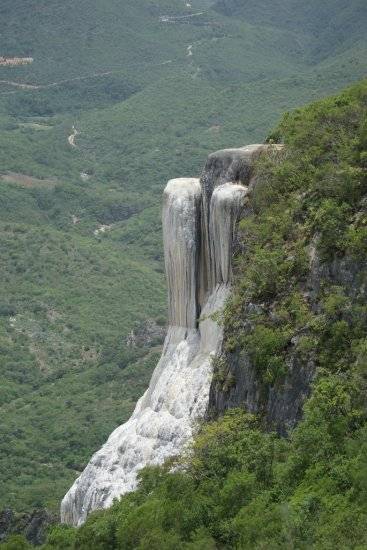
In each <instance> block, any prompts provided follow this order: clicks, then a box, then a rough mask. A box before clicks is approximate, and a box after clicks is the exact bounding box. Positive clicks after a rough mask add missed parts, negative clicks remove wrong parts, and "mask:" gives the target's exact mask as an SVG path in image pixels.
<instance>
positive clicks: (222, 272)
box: [61, 145, 264, 525]
mask: <svg viewBox="0 0 367 550" xmlns="http://www.w3.org/2000/svg"><path fill="white" fill-rule="evenodd" d="M263 147H264V146H260V145H256V146H249V147H245V148H243V149H229V150H225V151H219V152H218V153H215V154H214V155H211V156H210V157H209V160H208V162H207V165H206V169H205V171H204V174H203V176H202V179H201V182H199V180H197V179H189V178H181V179H176V180H171V181H170V182H168V184H167V186H166V189H165V191H164V203H163V216H162V220H163V241H164V252H165V267H166V275H167V283H168V306H169V320H170V326H169V328H168V333H167V336H166V339H165V343H164V347H163V353H162V356H161V359H160V360H159V363H158V365H157V367H156V369H155V371H154V373H153V375H152V378H151V381H150V384H149V388H148V389H147V391H146V392H145V394H144V395H143V397H141V398H140V400H139V401H138V403H137V405H136V408H135V411H134V413H133V415H132V416H131V418H130V419H129V420H128V421H127V422H126V423H125V424H123V425H122V426H120V427H118V428H117V429H116V430H115V431H114V432H113V433H112V434H111V436H110V437H109V439H108V441H107V442H106V443H105V445H104V446H103V447H102V448H101V449H100V450H99V451H97V452H96V453H95V455H94V456H93V457H92V459H91V461H90V462H89V464H88V466H87V467H86V469H85V470H84V472H82V474H81V475H80V477H79V478H78V479H77V480H76V481H75V483H74V485H73V486H72V487H71V489H70V490H69V492H68V493H67V494H66V496H65V497H64V499H63V501H62V504H61V520H62V521H63V522H66V523H69V524H72V525H80V524H81V523H83V522H84V521H85V519H86V517H87V515H88V513H89V512H91V511H92V510H95V509H98V508H106V507H108V506H110V505H111V504H112V502H113V499H114V498H116V497H119V496H121V495H122V494H123V493H126V492H128V491H131V490H133V489H134V488H135V487H136V485H137V473H138V472H139V470H141V468H143V467H144V466H146V465H148V464H161V463H162V462H164V460H166V459H167V458H168V457H172V456H174V455H177V454H179V453H180V452H181V451H182V449H183V448H184V446H185V445H187V443H189V442H190V441H191V439H192V436H193V434H194V430H195V425H196V423H197V420H198V419H200V418H202V417H203V416H204V415H205V414H206V412H207V409H208V403H209V390H210V385H211V380H212V357H213V356H214V355H215V354H217V353H218V352H219V351H220V348H221V345H222V338H223V334H222V328H221V327H220V326H219V325H218V324H217V323H216V322H215V321H214V320H213V314H214V313H216V312H217V311H218V310H220V309H221V308H222V307H223V305H224V302H225V300H226V298H227V296H228V293H229V288H230V287H229V283H230V280H231V251H232V240H233V236H234V232H235V226H236V221H237V219H238V216H239V215H240V212H241V208H242V203H243V201H244V199H245V196H246V194H247V188H246V187H245V186H244V185H248V183H249V178H250V174H251V167H252V164H253V159H254V157H255V156H257V155H258V154H259V152H260V151H261V150H262V148H263ZM241 184H243V185H241ZM203 218H204V219H203ZM203 258H204V260H203ZM199 270H200V271H201V276H200V273H199ZM204 270H205V272H204ZM203 280H204V281H205V288H203V287H202V281H203ZM208 282H210V284H207V283H208ZM199 295H200V296H201V300H200V303H199V300H198V297H199ZM199 318H200V319H199ZM198 319H199V320H198Z"/></svg>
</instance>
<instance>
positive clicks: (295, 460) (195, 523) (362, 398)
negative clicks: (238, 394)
mask: <svg viewBox="0 0 367 550" xmlns="http://www.w3.org/2000/svg"><path fill="white" fill-rule="evenodd" d="M366 120H367V82H362V83H361V84H359V85H356V86H354V87H353V88H351V89H348V90H346V91H345V92H344V93H342V94H341V95H339V96H336V97H332V98H329V99H326V100H323V101H321V102H318V103H315V104H313V105H311V106H309V107H306V108H303V109H299V110H296V111H295V112H293V113H292V114H287V115H286V116H285V117H284V118H283V121H282V122H281V124H280V125H279V127H278V128H277V129H276V130H275V131H274V132H273V133H272V134H271V135H270V136H269V141H280V140H281V141H282V142H283V141H284V143H285V146H286V147H285V151H284V152H282V153H279V152H273V153H270V155H268V156H267V157H266V158H264V159H262V160H261V161H260V162H259V165H258V167H257V177H258V181H257V187H256V188H255V191H254V196H253V204H254V211H253V213H252V215H250V216H249V217H247V218H246V219H245V220H243V221H242V222H241V230H242V231H241V234H242V239H243V242H244V244H246V247H244V251H243V252H242V253H241V254H240V255H239V257H238V258H237V273H236V281H235V292H234V296H233V299H232V301H231V302H230V303H229V304H228V306H227V310H226V312H225V320H224V322H225V324H226V330H227V346H230V347H232V348H233V347H234V346H247V347H248V349H249V353H250V355H251V356H252V358H253V361H254V362H255V364H256V366H257V368H258V372H259V376H262V377H263V379H264V383H272V384H274V383H275V381H276V380H280V379H281V377H282V376H283V375H284V369H286V368H287V355H288V354H289V347H290V346H289V341H290V340H291V339H293V343H294V345H295V346H296V347H297V349H298V352H299V354H300V355H301V356H302V357H303V358H304V361H305V363H306V364H307V361H308V359H309V358H310V356H312V358H313V361H314V362H315V364H316V367H317V370H316V377H315V381H314V384H313V390H312V393H311V396H310V398H309V399H308V401H307V403H306V405H305V408H304V418H303V420H302V422H301V423H300V424H299V425H298V427H297V428H296V429H294V430H293V432H292V433H290V434H289V437H288V438H282V437H280V436H278V435H277V434H275V433H272V432H271V431H267V430H264V426H263V423H262V419H261V416H259V417H255V416H253V415H250V414H248V413H246V412H245V411H243V410H239V409H234V410H232V411H229V412H228V413H227V414H226V415H224V416H223V417H222V418H219V419H218V420H216V421H213V422H210V423H208V424H205V425H203V426H201V428H200V430H199V433H198V435H197V438H196V440H195V442H194V444H193V447H192V449H190V450H189V451H188V452H187V453H186V455H185V456H183V457H181V458H180V459H177V460H174V461H173V464H174V465H175V471H174V472H172V471H171V470H172V462H171V463H168V464H166V465H165V466H163V467H154V468H146V469H145V470H144V471H143V472H142V474H141V481H140V485H139V488H138V490H137V491H135V492H133V493H130V494H128V495H126V496H124V497H122V498H121V499H120V501H118V502H116V503H115V504H114V505H113V506H112V508H111V509H110V510H108V511H101V512H95V513H93V514H91V516H90V517H89V519H88V520H87V522H86V523H85V525H84V526H82V527H81V528H80V529H77V530H76V529H72V528H68V527H66V526H58V527H55V528H54V529H53V530H52V531H51V533H50V535H49V538H48V543H47V544H46V545H45V546H44V548H45V550H48V549H60V550H61V549H63V550H66V549H74V548H75V549H78V550H83V549H85V550H89V549H90V548H93V549H95V550H110V549H114V548H116V549H126V550H128V549H136V548H139V549H141V550H143V549H148V548H149V549H154V548H156V549H157V550H158V549H160V550H163V549H164V550H166V549H167V550H168V549H172V550H176V549H181V548H182V549H192V550H194V549H195V550H197V549H203V550H204V549H205V550H208V549H211V548H212V549H215V548H228V549H229V548H240V549H242V548H243V549H251V548H254V549H255V548H256V549H272V548H274V549H275V548H290V549H293V548H295V549H303V548H315V549H320V550H321V549H323V550H324V549H325V550H326V549H331V548H341V549H342V548H343V549H344V548H345V549H362V548H366V546H367V527H366V526H367V485H366V475H367V409H366V405H367V403H366V389H367V370H366V365H367V357H366V351H367V341H366V333H367V307H366V290H365V286H364V284H365V281H366V277H367V267H366V260H365V258H366V249H367V232H366V223H367V218H366V193H367V177H366V158H367V132H366V130H367V126H366ZM315 235H317V238H315ZM314 247H315V248H316V251H315V250H314ZM310 250H312V254H311V255H312V257H316V256H317V257H318V258H319V262H320V266H321V267H320V271H317V274H318V275H317V276H318V277H319V281H318V282H319V287H320V288H319V290H318V292H317V294H316V295H314V296H309V295H307V293H306V292H305V284H306V281H307V279H308V277H309V276H310V275H312V269H313V267H312V265H313V263H312V262H311V264H310V262H309V260H308V258H309V254H310ZM338 265H343V266H344V267H343V270H344V271H343V272H344V273H347V274H349V275H348V276H347V277H346V278H345V280H344V282H343V280H341V281H340V283H339V285H338V286H335V284H331V282H330V281H331V278H330V276H329V275H328V276H325V274H323V273H325V272H326V271H327V270H328V269H330V267H332V269H333V270H334V271H335V272H337V266H338ZM325 270H326V271H325ZM249 301H252V303H257V302H261V304H262V312H261V314H258V315H257V316H256V317H255V318H254V319H253V324H252V331H251V333H250V334H246V330H245V329H244V328H243V323H244V321H245V319H244V311H245V308H246V304H247V303H248V302H249ZM295 337H297V338H296V339H295ZM16 544H18V545H19V546H16ZM22 544H23V546H21V545H22ZM22 547H24V548H27V545H26V543H24V542H21V539H19V538H15V539H14V541H13V542H9V543H8V544H7V545H6V544H5V546H4V548H7V550H10V549H12V548H22Z"/></svg>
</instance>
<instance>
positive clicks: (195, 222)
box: [162, 178, 201, 328]
mask: <svg viewBox="0 0 367 550" xmlns="http://www.w3.org/2000/svg"><path fill="white" fill-rule="evenodd" d="M200 200H201V189H200V181H199V180H198V179H189V178H180V179H175V180H171V181H169V182H168V184H167V186H166V188H165V190H164V199H163V213H162V223H163V227H164V232H163V239H164V251H165V253H164V257H165V268H166V278H167V286H168V312H169V324H170V326H179V327H187V328H195V327H196V326H197V303H196V300H197V297H196V273H197V266H198V259H199V246H200V242H199V239H198V235H199V230H200V225H199V224H200Z"/></svg>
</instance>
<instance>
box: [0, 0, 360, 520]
mask: <svg viewBox="0 0 367 550" xmlns="http://www.w3.org/2000/svg"><path fill="white" fill-rule="evenodd" d="M265 4H267V6H268V7H266V6H265ZM265 4H264V2H260V3H259V2H257V3H254V2H250V1H248V2H242V3H241V2H236V1H234V0H231V1H221V2H218V3H217V4H214V3H213V2H206V1H201V0H200V1H199V0H197V1H194V0H193V1H192V2H185V1H183V2H182V1H178V0H177V1H176V0H173V1H170V2H169V1H168V0H159V1H157V2H155V3H152V2H149V1H148V0H135V1H134V2H130V1H128V2H123V3H122V2H120V1H118V0H108V1H106V0H103V1H102V0H93V2H92V1H91V0H80V1H79V2H77V3H75V2H73V1H72V0H66V1H65V2H63V3H60V2H57V1H56V0H51V1H50V0H48V1H46V0H41V1H37V2H36V0H30V1H29V2H28V9H27V10H24V2H22V1H21V0H5V1H4V2H2V3H1V6H0V17H1V21H5V19H6V21H7V25H6V28H5V26H4V28H3V27H2V29H1V31H2V32H1V34H0V53H1V55H3V56H9V57H10V56H14V57H18V56H19V58H23V57H24V58H26V57H32V58H33V62H32V63H29V64H22V65H17V64H14V65H12V66H7V65H5V66H4V65H1V63H0V174H1V176H0V193H1V194H0V214H1V215H0V220H1V221H0V235H1V246H0V258H1V262H0V271H1V280H2V286H1V290H0V346H1V350H2V353H1V358H0V378H1V388H0V467H1V469H2V471H4V472H6V475H5V477H4V479H3V480H2V483H3V485H2V487H1V491H0V506H1V507H6V506H7V507H8V506H9V507H12V508H13V509H15V510H17V511H21V510H29V509H33V508H34V507H38V506H39V507H47V508H49V509H50V510H53V511H57V510H58V507H59V503H60V499H61V497H62V496H63V495H64V493H65V492H66V489H67V488H68V487H69V486H70V485H71V483H72V482H73V480H74V479H75V478H76V476H77V475H78V473H80V471H81V470H82V469H83V468H84V466H85V464H86V461H87V460H88V459H89V458H90V456H91V454H92V453H93V452H94V451H95V450H96V449H98V448H99V447H100V445H101V444H102V442H104V441H105V439H106V437H107V436H108V434H109V433H110V432H111V431H112V429H113V428H115V427H116V426H117V425H119V424H121V423H122V422H123V421H124V420H126V419H127V418H128V416H129V415H130V413H131V412H132V410H133V408H134V405H135V401H136V399H137V398H138V397H139V396H140V395H141V394H142V393H143V391H144V389H145V388H146V387H147V385H148V382H149V378H150V374H151V372H152V370H153V368H154V367H155V364H156V362H157V359H158V357H159V354H160V350H161V345H162V336H161V335H159V336H157V337H156V338H152V339H150V340H149V339H148V341H147V342H146V343H145V344H144V345H142V346H140V345H137V346H134V345H132V346H130V345H127V342H128V341H129V335H130V334H131V332H132V331H133V333H134V331H135V332H139V330H140V327H142V326H146V324H147V323H148V325H149V326H150V325H153V326H159V327H162V326H165V324H166V289H165V281H164V275H163V266H162V259H163V255H162V244H161V240H162V237H161V221H160V209H161V193H162V189H163V187H164V186H165V184H166V182H167V181H168V180H169V179H171V178H174V177H178V176H183V175H185V174H187V175H193V176H195V175H196V176H199V175H200V172H201V170H202V163H203V159H205V157H206V156H207V154H208V153H209V152H212V151H215V150H218V149H222V148H225V147H229V146H241V145H245V144H247V143H256V142H262V141H263V140H264V139H265V138H266V136H267V135H268V132H269V131H270V129H271V128H272V127H273V125H274V124H275V122H276V121H277V120H278V119H279V118H280V116H281V115H282V114H283V113H284V112H286V111H289V110H292V109H295V108H296V107H298V106H300V105H303V104H305V103H307V102H310V101H311V100H314V99H317V98H320V97H323V96H325V95H327V94H329V93H332V92H335V91H337V90H339V89H340V88H341V87H343V86H345V85H347V84H350V83H351V82H353V81H356V80H358V79H360V78H362V77H363V76H364V75H365V74H366V69H367V55H366V54H367V41H366V39H365V36H364V35H363V32H362V30H363V28H364V25H365V24H366V22H367V19H366V13H365V10H364V9H363V2H358V1H356V2H355V3H354V2H352V4H353V6H354V10H351V6H350V3H347V2H342V1H341V0H338V2H337V4H338V9H337V10H335V9H334V8H335V5H334V3H333V2H331V1H330V0H327V1H326V2H324V3H323V6H320V7H316V3H315V6H313V10H310V11H307V10H305V9H304V5H303V3H302V2H300V1H299V2H296V1H295V0H292V1H290V0H289V1H287V2H283V8H284V6H286V7H287V9H285V8H284V9H280V8H279V6H278V2H273V3H271V6H270V5H269V3H265ZM328 10H329V13H331V14H332V16H330V17H329V18H328V19H330V21H329V22H328V25H326V24H325V25H324V27H322V25H321V21H325V13H328ZM341 14H344V15H343V17H345V18H346V19H347V20H348V28H347V29H345V28H344V27H343V26H342V25H340V21H344V19H343V18H342V15H341ZM345 14H347V15H348V14H349V15H348V17H346V15H345ZM355 14H357V16H355ZM294 20H296V21H297V25H299V27H298V28H299V31H297V32H295V31H294V30H292V28H291V27H292V25H290V21H291V22H292V21H294ZM35 29H37V33H36V32H35ZM66 36H67V37H68V40H65V37H66ZM41 128H42V130H41Z"/></svg>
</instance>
